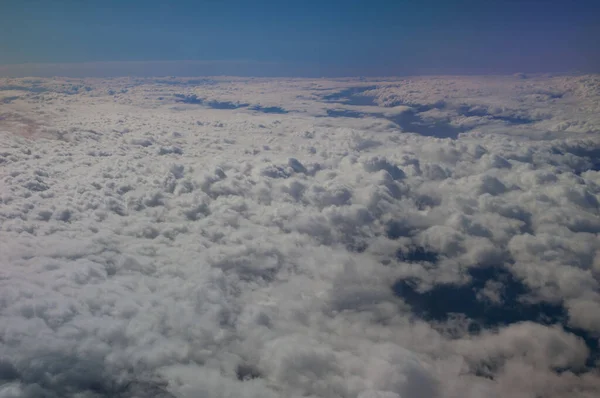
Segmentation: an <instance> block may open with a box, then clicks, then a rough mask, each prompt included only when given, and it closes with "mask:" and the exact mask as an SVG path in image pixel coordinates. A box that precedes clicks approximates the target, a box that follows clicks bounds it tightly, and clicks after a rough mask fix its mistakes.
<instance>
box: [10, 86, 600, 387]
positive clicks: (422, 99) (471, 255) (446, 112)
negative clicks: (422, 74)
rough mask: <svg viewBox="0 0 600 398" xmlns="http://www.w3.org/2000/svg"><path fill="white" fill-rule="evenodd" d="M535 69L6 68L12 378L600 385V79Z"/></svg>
mask: <svg viewBox="0 0 600 398" xmlns="http://www.w3.org/2000/svg"><path fill="white" fill-rule="evenodd" d="M525 81H526V82H527V84H525V83H524V81H523V80H521V79H518V77H502V78H487V79H483V78H470V79H467V78H435V79H429V80H426V79H420V78H415V79H407V80H402V81H399V80H385V81H384V80H379V81H377V82H375V83H373V82H357V81H353V80H350V81H327V80H323V79H319V80H300V79H291V80H267V79H255V80H254V79H253V80H249V79H236V78H232V79H218V78H215V79H211V80H210V82H206V81H200V80H194V81H188V80H185V81H184V79H171V80H169V84H166V83H164V82H162V81H161V79H156V80H153V79H141V78H140V79H105V80H102V79H85V80H77V79H63V80H61V79H54V80H49V79H48V80H47V79H39V81H36V82H35V83H32V82H27V81H23V80H21V79H14V80H13V79H6V81H4V82H2V84H3V85H5V86H7V87H13V88H14V87H22V86H24V87H42V88H44V90H38V89H36V90H22V91H20V92H22V93H23V94H20V95H22V96H23V98H20V99H18V100H14V101H11V102H10V103H8V104H3V111H2V112H3V113H2V115H6V116H2V117H4V118H5V119H3V120H0V123H2V124H0V127H1V129H0V140H1V141H0V143H1V144H0V146H1V147H2V148H3V149H2V150H1V151H0V163H1V164H2V171H1V172H0V259H1V260H0V263H1V265H2V266H1V267H0V397H28V398H29V397H42V396H44V397H54V396H56V397H69V396H72V397H76V396H77V397H102V396H123V397H136V396H157V397H160V396H164V397H171V396H174V397H202V396H206V397H279V396H286V397H296V396H297V397H300V396H312V397H361V398H371V397H372V398H375V397H377V398H392V397H396V398H397V397H402V398H407V397H423V396H427V397H440V398H442V397H456V396H467V397H473V398H477V397H490V396H492V397H500V396H523V397H530V396H547V397H566V396H569V397H572V396H580V397H593V396H595V395H596V394H597V392H598V391H600V378H599V377H598V370H597V361H598V355H599V352H598V339H599V337H600V319H599V318H598V317H597V316H595V315H594V314H595V308H597V307H598V305H599V304H600V293H599V292H600V278H599V275H600V265H599V264H600V262H599V258H600V254H599V253H600V242H599V241H598V232H600V213H599V203H600V202H599V201H600V188H599V187H600V172H599V171H598V170H597V167H596V166H597V155H598V148H600V142H599V141H598V139H597V138H596V137H595V135H592V134H588V133H587V131H592V130H593V129H597V128H598V126H599V125H600V123H598V121H597V119H596V116H595V115H596V110H597V109H596V108H597V103H598V92H599V91H597V90H596V91H594V90H593V89H591V88H590V87H591V86H593V87H596V86H594V85H597V79H596V78H595V77H590V76H583V77H559V78H547V77H546V78H542V77H531V78H528V79H527V80H525ZM173 82H176V84H175V83H173ZM27 85H29V86H27ZM73 86H76V87H79V88H78V89H76V90H75V89H72V87H73ZM84 87H89V89H84ZM356 87H359V88H358V89H357V88H356ZM109 91H110V93H109ZM332 93H333V97H331V95H332ZM557 93H560V94H561V95H558V94H557ZM175 94H181V95H183V96H185V98H188V96H192V95H196V97H195V98H203V99H204V98H206V99H210V100H211V101H212V100H214V101H217V102H219V103H243V104H246V103H247V104H261V105H260V106H262V107H265V108H267V109H268V108H269V107H272V106H280V107H282V108H284V109H285V110H286V111H288V113H282V112H277V113H269V112H267V113H265V112H257V111H253V110H251V109H246V108H245V107H244V108H237V109H212V108H210V107H203V106H199V105H197V104H182V103H178V102H177V101H176V97H174V95H175ZM363 94H364V95H363ZM328 96H329V97H328ZM347 96H350V97H357V96H358V97H360V96H366V97H368V99H369V101H370V102H369V103H368V104H367V103H366V99H365V98H362V99H361V100H357V99H356V98H353V99H347V98H346V97H347ZM190 98H191V97H190ZM353 101H358V102H359V103H360V104H357V105H353ZM4 106H6V107H7V108H6V109H7V110H6V111H4ZM338 106H341V107H343V108H344V109H348V110H352V109H353V108H352V107H356V109H355V111H356V112H361V113H372V114H374V115H383V116H385V112H387V111H386V109H388V108H389V109H388V111H390V112H392V113H394V112H396V111H398V109H395V110H394V109H393V107H402V112H401V113H404V112H412V114H413V115H417V116H418V117H419V118H420V120H421V121H423V122H424V121H431V123H430V124H428V127H427V129H435V128H437V127H440V128H443V127H444V126H442V125H441V124H440V123H442V122H443V123H445V124H447V125H452V126H461V127H460V129H461V131H462V132H461V134H459V135H457V136H456V137H455V138H454V139H450V138H436V137H433V136H431V134H424V135H419V134H417V133H418V131H412V132H410V131H408V132H407V131H403V130H402V129H401V128H399V126H398V125H394V124H391V123H389V122H388V121H386V120H385V117H380V116H374V117H372V118H368V119H369V120H367V119H359V118H352V117H343V118H338V117H337V116H336V115H335V114H330V115H329V116H326V115H327V110H328V109H332V107H338ZM467 106H468V109H467V108H465V107H467ZM40 108H41V109H43V111H44V114H43V115H41V114H39V113H38V111H39V109H40ZM484 111H485V112H484ZM465 112H469V113H470V114H471V115H464V113H465ZM394 114H395V113H394ZM536 115H537V116H536ZM548 115H550V116H548ZM552 115H554V116H552ZM517 117H528V118H532V119H533V118H537V119H535V121H534V122H531V123H526V124H524V123H520V122H518V123H517V122H516V121H515V120H514V118H517ZM465 118H468V119H470V120H469V121H465ZM498 118H504V119H498ZM511 118H513V119H512V121H511V120H509V119H511ZM9 119H10V120H9ZM381 119H383V120H381ZM19 120H30V121H31V122H30V125H31V126H34V125H35V126H36V127H35V128H34V129H33V130H32V132H31V134H30V135H29V136H28V138H25V137H23V136H22V135H20V130H18V128H17V127H18V126H17V125H16V123H17V122H18V121H19ZM563 121H570V122H572V123H573V124H571V125H570V126H572V127H571V128H564V129H563V128H554V129H553V130H552V129H551V131H552V134H551V135H544V134H543V131H542V130H544V129H546V128H549V126H557V125H558V124H560V123H563ZM9 122H10V123H9ZM436 123H437V124H436ZM436 126H437V127H436ZM574 126H577V127H574ZM590 129H592V130H590ZM432 131H433V130H432ZM594 131H596V130H594Z"/></svg>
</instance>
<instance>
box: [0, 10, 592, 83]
mask: <svg viewBox="0 0 600 398" xmlns="http://www.w3.org/2000/svg"><path fill="white" fill-rule="evenodd" d="M599 19H600V1H587V0H579V1H578V0H574V1H571V2H567V1H553V0H548V1H541V0H538V1H531V0H521V1H516V0H515V1H483V0H479V1H467V0H456V1H440V0H423V1H403V0H396V1H391V0H388V1H385V0H370V1H363V0H344V1H338V0H330V1H326V0H322V1H316V0H306V1H291V0H288V1H274V0H256V1H241V0H221V1H219V0H208V1H171V2H169V1H154V0H140V1H138V0H131V1H126V0H124V1H112V0H105V1H76V0H56V1H31V0H19V1H13V0H3V1H0V64H19V63H71V62H102V61H175V60H201V61H207V60H210V61H219V62H224V63H231V62H234V61H240V60H243V61H252V62H253V63H255V64H264V65H265V67H264V70H265V73H266V74H273V75H286V74H289V75H295V74H297V75H320V74H322V75H398V74H413V73H459V74H462V73H467V74H468V73H514V72H518V71H522V72H573V71H583V72H597V71H600V46H598V45H597V43H596V41H597V40H598V38H600V22H598V20H599ZM251 70H254V73H255V72H256V71H255V67H252V68H249V69H248V71H247V72H248V74H253V72H252V71H251ZM239 74H245V72H244V67H243V66H240V67H239Z"/></svg>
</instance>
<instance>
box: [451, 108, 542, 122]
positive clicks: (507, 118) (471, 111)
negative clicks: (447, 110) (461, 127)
mask: <svg viewBox="0 0 600 398" xmlns="http://www.w3.org/2000/svg"><path fill="white" fill-rule="evenodd" d="M458 113H459V114H460V115H462V116H466V117H473V116H476V117H485V118H488V119H491V120H500V121H503V122H506V123H509V124H531V123H535V122H537V121H538V120H536V119H532V118H529V117H525V116H521V115H497V114H494V113H490V112H489V110H487V109H485V108H481V107H469V106H461V107H459V108H458Z"/></svg>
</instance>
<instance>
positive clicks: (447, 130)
mask: <svg viewBox="0 0 600 398" xmlns="http://www.w3.org/2000/svg"><path fill="white" fill-rule="evenodd" d="M385 118H386V119H387V120H389V121H391V122H393V123H395V124H397V125H398V126H400V128H401V129H402V130H405V131H406V132H408V133H417V134H419V135H422V136H425V137H436V138H453V139H455V138H457V137H458V135H459V134H460V133H464V132H465V131H467V129H466V128H465V127H460V126H453V125H452V124H450V123H448V122H447V121H444V120H431V119H429V120H427V119H423V118H421V117H420V116H419V115H417V113H416V112H414V111H408V112H403V113H401V114H399V115H395V116H391V117H385Z"/></svg>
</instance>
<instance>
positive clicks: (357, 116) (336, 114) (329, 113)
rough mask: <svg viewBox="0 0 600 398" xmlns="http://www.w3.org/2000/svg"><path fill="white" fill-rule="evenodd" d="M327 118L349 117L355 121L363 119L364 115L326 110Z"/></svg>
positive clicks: (347, 111)
mask: <svg viewBox="0 0 600 398" xmlns="http://www.w3.org/2000/svg"><path fill="white" fill-rule="evenodd" d="M327 116H329V117H350V118H355V119H360V118H362V117H365V114H364V113H361V112H356V111H349V110H346V109H327Z"/></svg>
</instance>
